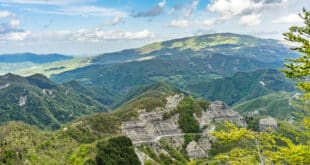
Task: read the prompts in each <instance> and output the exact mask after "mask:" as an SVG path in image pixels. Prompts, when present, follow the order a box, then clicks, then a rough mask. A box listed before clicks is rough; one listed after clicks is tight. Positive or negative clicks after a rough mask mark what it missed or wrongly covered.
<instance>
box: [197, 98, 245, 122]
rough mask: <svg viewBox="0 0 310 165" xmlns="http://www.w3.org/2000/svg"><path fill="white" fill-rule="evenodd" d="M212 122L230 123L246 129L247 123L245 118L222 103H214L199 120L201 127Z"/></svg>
mask: <svg viewBox="0 0 310 165" xmlns="http://www.w3.org/2000/svg"><path fill="white" fill-rule="evenodd" d="M212 121H218V122H222V121H230V122H232V123H235V124H237V125H239V126H242V127H246V122H245V120H244V119H243V117H242V116H240V115H239V114H238V113H237V112H236V111H234V110H233V109H231V108H230V107H228V106H227V105H226V104H225V103H224V102H222V101H215V102H212V103H211V104H210V106H209V108H208V109H207V110H206V111H205V112H203V114H202V117H201V118H200V119H199V122H200V126H201V127H203V126H205V125H207V124H209V123H210V122H212Z"/></svg>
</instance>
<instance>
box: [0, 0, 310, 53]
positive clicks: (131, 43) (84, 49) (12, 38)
mask: <svg viewBox="0 0 310 165" xmlns="http://www.w3.org/2000/svg"><path fill="white" fill-rule="evenodd" d="M296 2H297V1H296V0H235V1H229V0H186V1H182V2H180V1H177V0H150V1H138V2H137V1H133V0H118V1H113V2H102V1H98V0H78V1H72V0H54V1H46V0H3V1H1V2H0V54H13V53H23V52H31V53H37V54H51V53H59V54H66V55H73V56H93V55H98V54H102V53H107V52H114V51H120V50H124V49H129V48H137V47H140V46H143V45H146V44H148V43H151V42H158V41H164V40H169V39H175V38H182V37H187V36H196V35H201V34H210V33H223V32H229V33H237V34H246V35H252V36H256V37H260V38H270V39H277V40H282V39H283V38H282V33H284V32H286V31H287V29H288V27H290V26H292V25H298V24H300V23H301V19H299V17H298V13H300V12H301V11H302V8H309V7H310V4H309V3H307V0H301V1H298V3H296ZM137 25H138V26H137Z"/></svg>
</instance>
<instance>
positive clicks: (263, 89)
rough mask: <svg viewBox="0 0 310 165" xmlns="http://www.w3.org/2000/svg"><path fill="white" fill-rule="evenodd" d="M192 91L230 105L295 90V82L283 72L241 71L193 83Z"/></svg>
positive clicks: (269, 70)
mask: <svg viewBox="0 0 310 165" xmlns="http://www.w3.org/2000/svg"><path fill="white" fill-rule="evenodd" d="M188 88H189V89H190V90H191V91H192V92H195V93H198V94H199V95H200V96H201V97H204V98H207V99H209V100H222V101H224V102H225V103H226V104H228V105H233V104H237V103H241V102H243V101H247V100H251V99H255V98H257V97H259V96H264V95H267V94H270V93H273V92H278V91H287V92H292V91H294V84H293V82H291V81H290V80H289V79H286V78H285V76H283V74H281V72H279V71H276V70H272V69H266V70H265V69H264V70H256V71H253V72H240V73H236V74H234V75H233V76H232V77H225V78H220V79H216V80H213V81H206V82H200V83H197V84H191V85H190V86H189V87H188Z"/></svg>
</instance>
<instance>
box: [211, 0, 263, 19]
mask: <svg viewBox="0 0 310 165" xmlns="http://www.w3.org/2000/svg"><path fill="white" fill-rule="evenodd" d="M262 7H263V2H255V1H253V0H214V1H213V3H210V4H209V5H208V9H209V10H210V11H211V12H216V13H219V14H220V15H221V19H229V18H231V17H233V16H236V15H240V14H243V13H244V12H247V11H251V10H254V9H258V8H262Z"/></svg>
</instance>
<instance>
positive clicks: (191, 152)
mask: <svg viewBox="0 0 310 165" xmlns="http://www.w3.org/2000/svg"><path fill="white" fill-rule="evenodd" d="M186 152H187V155H188V157H190V158H204V157H206V155H207V153H206V152H205V151H204V150H203V149H202V148H201V147H200V145H199V144H198V143H197V142H196V141H191V142H190V143H189V144H188V145H187V146H186Z"/></svg>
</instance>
